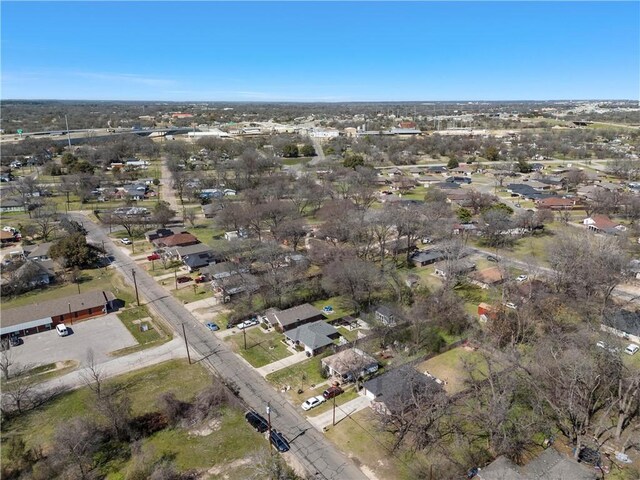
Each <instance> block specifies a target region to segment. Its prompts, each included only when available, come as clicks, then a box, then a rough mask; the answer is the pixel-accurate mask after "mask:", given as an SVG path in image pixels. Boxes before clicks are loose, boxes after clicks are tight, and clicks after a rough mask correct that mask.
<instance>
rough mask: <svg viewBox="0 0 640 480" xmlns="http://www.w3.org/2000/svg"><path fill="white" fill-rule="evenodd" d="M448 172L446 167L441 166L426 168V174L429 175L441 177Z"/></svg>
mask: <svg viewBox="0 0 640 480" xmlns="http://www.w3.org/2000/svg"><path fill="white" fill-rule="evenodd" d="M448 171H449V169H448V168H447V167H444V166H442V165H440V166H431V167H427V172H429V173H439V174H441V175H446V174H447V172H448Z"/></svg>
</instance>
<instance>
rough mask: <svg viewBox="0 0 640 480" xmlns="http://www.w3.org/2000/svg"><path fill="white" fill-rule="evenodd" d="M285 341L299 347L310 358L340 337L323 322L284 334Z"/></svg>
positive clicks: (303, 326)
mask: <svg viewBox="0 0 640 480" xmlns="http://www.w3.org/2000/svg"><path fill="white" fill-rule="evenodd" d="M284 336H285V337H286V339H287V341H288V342H289V343H291V344H292V345H294V346H300V347H303V348H304V351H305V352H307V356H309V357H312V356H314V355H317V354H318V353H321V352H322V351H323V350H325V349H326V348H327V347H328V346H329V345H333V341H334V340H335V339H336V338H338V337H339V336H340V333H338V330H336V329H335V328H334V327H333V326H331V325H329V324H328V323H327V322H325V321H323V320H319V321H317V322H313V323H306V324H304V325H300V326H299V327H296V328H293V329H291V330H287V331H286V332H284Z"/></svg>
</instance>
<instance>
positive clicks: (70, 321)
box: [69, 302, 73, 325]
mask: <svg viewBox="0 0 640 480" xmlns="http://www.w3.org/2000/svg"><path fill="white" fill-rule="evenodd" d="M69 323H71V324H72V325H73V320H72V319H71V302H69Z"/></svg>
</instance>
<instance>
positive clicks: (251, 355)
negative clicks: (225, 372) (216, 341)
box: [225, 326, 291, 368]
mask: <svg viewBox="0 0 640 480" xmlns="http://www.w3.org/2000/svg"><path fill="white" fill-rule="evenodd" d="M244 337H245V334H244V333H242V331H240V333H237V334H235V335H231V336H230V337H227V338H225V341H227V342H231V344H232V346H233V349H234V351H235V352H237V353H239V354H240V355H242V357H243V358H244V359H245V360H246V361H247V362H249V363H250V364H251V365H253V366H254V367H256V368H258V367H263V366H264V365H268V364H270V363H273V362H275V361H276V360H282V359H283V358H286V357H288V356H289V355H291V352H290V351H289V350H288V349H287V347H286V346H285V344H284V343H283V342H282V339H283V338H284V336H283V335H282V334H281V333H278V332H274V331H271V332H265V331H264V330H263V329H262V327H259V326H256V327H251V328H249V329H247V330H246V338H247V348H246V350H245V348H244Z"/></svg>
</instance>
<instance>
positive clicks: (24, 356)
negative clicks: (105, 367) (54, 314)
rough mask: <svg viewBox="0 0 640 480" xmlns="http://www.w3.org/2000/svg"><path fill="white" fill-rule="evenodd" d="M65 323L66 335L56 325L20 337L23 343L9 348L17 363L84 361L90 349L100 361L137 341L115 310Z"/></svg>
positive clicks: (38, 363)
mask: <svg viewBox="0 0 640 480" xmlns="http://www.w3.org/2000/svg"><path fill="white" fill-rule="evenodd" d="M65 325H66V327H67V329H68V330H69V335H67V336H64V337H61V336H60V335H58V333H57V332H56V329H51V330H49V331H47V332H42V333H36V334H34V335H27V336H25V337H21V338H22V340H23V343H22V345H18V346H17V347H13V348H11V353H12V355H13V358H14V360H15V361H16V363H19V364H21V365H27V364H29V365H34V366H36V365H43V364H47V363H54V362H60V361H64V360H77V361H78V362H80V363H83V362H84V361H85V359H86V356H87V350H89V349H92V350H93V355H94V358H95V360H96V362H97V363H102V362H104V361H106V360H108V359H110V358H112V357H110V356H109V353H110V352H113V351H115V350H120V349H121V348H125V347H131V346H133V345H137V344H138V342H137V341H136V339H135V338H134V337H133V335H131V333H129V330H127V328H126V327H125V326H124V325H123V324H122V322H121V321H120V320H119V319H118V317H117V316H116V314H115V313H110V314H108V315H104V316H102V317H97V318H91V319H89V320H84V321H82V322H78V323H74V324H70V323H65Z"/></svg>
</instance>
